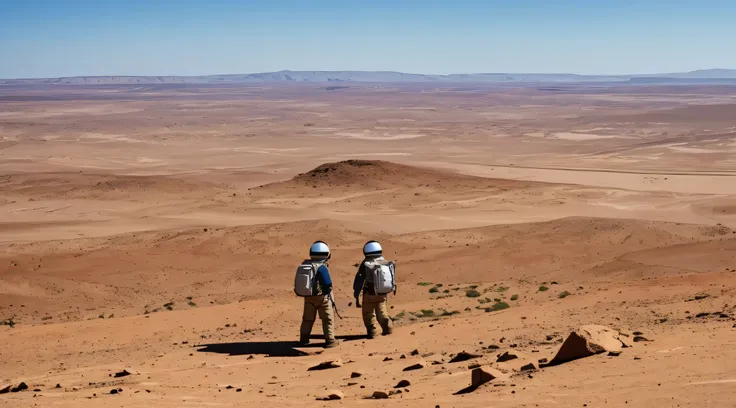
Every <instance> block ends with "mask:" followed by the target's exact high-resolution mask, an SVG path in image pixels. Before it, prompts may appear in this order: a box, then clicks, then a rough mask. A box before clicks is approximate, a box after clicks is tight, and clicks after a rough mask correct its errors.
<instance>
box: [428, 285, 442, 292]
mask: <svg viewBox="0 0 736 408" xmlns="http://www.w3.org/2000/svg"><path fill="white" fill-rule="evenodd" d="M439 291H440V290H439V289H437V287H436V286H435V287H433V288H429V293H437V292H439Z"/></svg>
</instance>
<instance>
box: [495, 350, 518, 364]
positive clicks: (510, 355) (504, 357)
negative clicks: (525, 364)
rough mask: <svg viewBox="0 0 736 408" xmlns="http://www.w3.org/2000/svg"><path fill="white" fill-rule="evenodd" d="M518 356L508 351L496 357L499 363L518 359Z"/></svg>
mask: <svg viewBox="0 0 736 408" xmlns="http://www.w3.org/2000/svg"><path fill="white" fill-rule="evenodd" d="M517 358H519V356H517V355H516V354H515V353H514V352H509V351H507V352H505V353H503V354H501V355H500V356H498V358H497V359H496V362H497V363H503V362H506V361H510V360H514V359H517Z"/></svg>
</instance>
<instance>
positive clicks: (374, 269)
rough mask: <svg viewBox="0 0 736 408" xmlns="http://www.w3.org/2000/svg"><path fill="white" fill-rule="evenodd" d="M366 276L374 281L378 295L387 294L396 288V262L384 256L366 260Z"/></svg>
mask: <svg viewBox="0 0 736 408" xmlns="http://www.w3.org/2000/svg"><path fill="white" fill-rule="evenodd" d="M364 264H365V272H366V275H367V276H366V278H369V277H370V278H369V279H367V280H369V281H370V282H372V283H373V290H374V293H375V294H376V295H386V294H389V293H391V292H393V291H394V290H396V282H395V280H394V277H395V272H396V262H394V261H387V260H385V259H383V258H379V259H375V260H368V261H365V263H364Z"/></svg>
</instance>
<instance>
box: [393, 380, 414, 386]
mask: <svg viewBox="0 0 736 408" xmlns="http://www.w3.org/2000/svg"><path fill="white" fill-rule="evenodd" d="M410 385H411V383H410V382H409V381H408V380H401V381H399V383H398V384H396V385H395V386H394V388H406V387H408V386H410Z"/></svg>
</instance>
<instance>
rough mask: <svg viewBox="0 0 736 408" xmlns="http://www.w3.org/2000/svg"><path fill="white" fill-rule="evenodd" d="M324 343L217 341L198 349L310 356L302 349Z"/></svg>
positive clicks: (351, 338)
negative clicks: (303, 344)
mask: <svg viewBox="0 0 736 408" xmlns="http://www.w3.org/2000/svg"><path fill="white" fill-rule="evenodd" d="M311 338H312V339H324V336H312V337H311ZM365 338H366V336H364V335H363V336H358V335H349V336H337V339H338V340H340V341H344V342H347V341H355V340H362V339H365ZM323 345H324V343H322V342H319V343H314V342H312V343H310V344H308V345H306V346H301V345H299V343H298V342H296V341H250V342H238V343H217V344H201V345H198V346H196V347H199V349H198V350H197V351H198V352H201V353H218V354H228V355H231V356H242V355H253V354H263V355H267V356H269V357H301V356H308V355H310V353H307V352H305V351H303V350H300V349H308V348H322V346H323Z"/></svg>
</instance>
